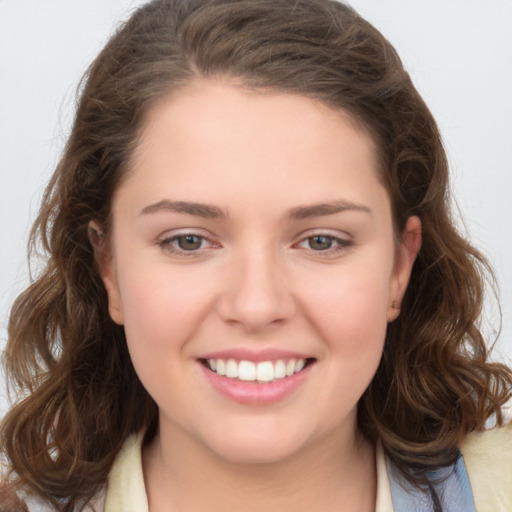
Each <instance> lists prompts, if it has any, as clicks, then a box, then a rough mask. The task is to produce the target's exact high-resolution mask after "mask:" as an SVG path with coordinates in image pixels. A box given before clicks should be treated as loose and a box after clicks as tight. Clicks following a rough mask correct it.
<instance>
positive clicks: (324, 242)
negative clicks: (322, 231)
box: [309, 235, 332, 251]
mask: <svg viewBox="0 0 512 512" xmlns="http://www.w3.org/2000/svg"><path fill="white" fill-rule="evenodd" d="M309 246H310V247H311V249H313V250H315V251H325V250H327V249H330V248H331V247H332V238H329V237H327V236H322V235H318V236H312V237H310V238H309Z"/></svg>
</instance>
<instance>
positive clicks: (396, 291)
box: [387, 216, 422, 322]
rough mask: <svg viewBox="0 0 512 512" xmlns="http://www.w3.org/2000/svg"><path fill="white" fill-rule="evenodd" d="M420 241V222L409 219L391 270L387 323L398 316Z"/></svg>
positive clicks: (414, 218) (413, 218)
mask: <svg viewBox="0 0 512 512" xmlns="http://www.w3.org/2000/svg"><path fill="white" fill-rule="evenodd" d="M421 239H422V235H421V220H420V219H419V218H418V217H416V216H412V217H409V219H407V223H406V224H405V227H404V230H403V231H402V236H401V241H400V245H399V247H398V249H397V254H396V259H395V266H394V268H393V277H392V280H391V286H390V294H389V301H390V302H389V307H388V313H387V321H388V322H392V321H393V320H395V319H396V318H398V316H399V315H400V307H401V303H402V299H403V297H404V295H405V291H406V290H407V285H408V284H409V279H410V277H411V272H412V267H413V265H414V261H415V260H416V256H417V255H418V252H419V251H420V249H421Z"/></svg>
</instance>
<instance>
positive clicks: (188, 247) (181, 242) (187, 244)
mask: <svg viewBox="0 0 512 512" xmlns="http://www.w3.org/2000/svg"><path fill="white" fill-rule="evenodd" d="M178 246H179V248H180V249H182V250H184V251H194V250H196V249H200V248H201V237H199V236H195V235H184V236H180V237H179V238H178Z"/></svg>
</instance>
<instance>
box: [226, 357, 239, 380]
mask: <svg viewBox="0 0 512 512" xmlns="http://www.w3.org/2000/svg"><path fill="white" fill-rule="evenodd" d="M226 377H229V378H230V379H236V378H237V377H238V365H237V364H236V361H235V360H234V359H228V362H227V363H226Z"/></svg>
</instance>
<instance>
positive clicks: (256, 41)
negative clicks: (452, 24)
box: [1, 0, 512, 511]
mask: <svg viewBox="0 0 512 512" xmlns="http://www.w3.org/2000/svg"><path fill="white" fill-rule="evenodd" d="M197 78H221V79H222V78H227V79H230V80H231V79H235V80H236V81H238V82H239V83H242V84H243V85H244V86H247V87H250V88H253V89H256V90H259V89H265V90H270V91H278V92H286V93H290V94H299V95H305V96H307V97H311V98H313V99H316V100H318V101H320V102H322V103H324V104H326V105H328V106H330V107H331V108H335V109H341V110H343V111H345V112H346V113H348V114H349V116H350V117H351V118H352V119H354V120H355V121H356V122H357V123H358V124H360V125H361V126H363V127H365V128H366V129H367V130H368V131H369V133H371V135H372V137H373V139H374V141H375V143H376V146H377V148H378V154H379V161H380V169H379V176H380V179H381V180H382V182H383V184H384V185H385V187H386V189H387V191H388V193H389V197H390V200H391V205H392V211H393V219H394V224H395V231H396V233H397V234H398V235H399V234H400V232H401V231H402V229H403V228H404V226H405V223H406V221H407V219H408V218H409V217H410V216H412V215H417V216H418V217H419V218H420V219H421V222H422V231H423V245H422V248H421V251H420V252H419V255H418V258H417V260H416V262H415V264H414V267H413V270H412V275H411V279H410V284H409V287H408V290H407V292H406V295H405V297H404V299H403V302H402V304H401V314H400V316H399V318H398V319H397V320H395V321H394V322H392V323H391V324H389V327H388V331H387V334H386V341H385V346H384V353H383V356H382V360H381V363H380V366H379V368H378V370H377V373H376V375H375V377H374V378H373V380H372V382H371V384H370V386H369V387H368V389H367V390H366V391H365V393H364V395H363V396H362V397H361V399H360V402H359V408H358V423H359V428H360V430H361V431H362V432H363V434H364V435H365V436H366V437H367V438H368V439H369V440H370V441H372V442H376V441H377V440H380V442H381V443H382V446H383V447H384V450H385V452H386V454H387V456H388V457H389V458H390V459H391V460H392V461H393V463H394V464H395V465H396V466H397V467H398V468H399V469H400V471H401V472H402V473H403V475H404V476H405V477H406V478H407V479H408V480H409V481H410V482H411V483H413V484H414V485H416V486H419V487H422V486H423V487H425V486H428V480H427V477H426V474H427V472H428V471H430V470H432V469H435V468H439V467H443V466H446V465H448V464H450V463H452V462H453V461H454V460H455V458H456V456H457V451H458V448H459V446H460V444H461V442H462V440H463V439H464V437H465V436H466V435H467V434H468V433H470V432H472V431H478V430H481V429H483V428H484V425H485V423H486V421H487V420H488V419H489V418H496V421H497V423H498V424H501V423H502V416H501V407H502V405H503V404H504V403H505V402H506V400H507V399H508V398H509V397H510V390H511V386H512V373H511V371H510V370H509V369H508V368H507V367H506V366H505V365H502V364H499V363H491V362H489V361H488V349H487V348H486V344H485V342H484V340H483V337H482V335H481V333H480V330H479V323H478V322H479V317H480V313H481V308H482V300H483V289H484V277H485V276H489V275H490V276H492V272H491V270H490V268H489V266H488V264H487V263H486V260H485V259H484V258H483V257H482V255H481V254H480V253H479V252H478V251H476V250H475V249H474V248H473V247H472V246H471V245H470V244H469V243H468V242H467V241H466V240H465V239H464V237H462V236H461V235H460V234H459V233H458V232H457V230H456V228H455V226H454V221H453V219H452V217H451V203H450V195H449V189H448V166H447V159H446V155H445V152H444V149H443V145H442V141H441V137H440V134H439V131H438V128H437V126H436V123H435V121H434V119H433V117H432V115H431V113H430V112H429V110H428V108H427V106H426V105H425V103H424V102H423V100H422V99H421V97H420V96H419V94H418V92H417V91H416V89H415V88H414V86H413V84H412V82H411V79H410V77H409V76H408V74H407V72H406V71H405V70H404V68H403V66H402V64H401V61H400V59H399V57H398V55H397V54H396V52H395V50H394V49H393V47H392V46H391V44H390V43H389V42H388V41H387V40H386V39H385V38H384V37H383V36H382V35H381V34H380V33H379V32H378V31H377V30H376V29H375V28H374V27H373V26H371V25H370V24H369V23H368V22H366V21H365V20H364V19H362V18H361V17H360V16H359V15H358V14H357V13H356V12H355V11H354V10H352V9H351V8H350V7H348V6H347V5H344V4H342V3H338V2H336V1H332V0H210V1H209V0H154V1H152V2H149V3H147V4H146V5H144V6H142V7H141V8H139V9H138V10H136V11H135V12H134V14H133V15H132V16H131V17H130V18H129V19H128V20H127V21H126V22H125V23H124V24H123V25H122V26H121V27H120V28H119V29H118V31H117V32H116V33H115V34H114V35H113V36H112V38H111V39H110V41H109V42H108V43H107V45H106V46H105V48H104V49H103V50H102V51H101V53H100V54H99V56H98V57H97V58H96V60H95V61H94V62H93V63H92V65H91V66H90V68H89V69H88V71H87V73H86V75H85V77H84V79H83V82H82V84H81V89H80V92H79V100H78V105H77V111H76V117H75V121H74V125H73V127H72V131H71V134H70V136H69V139H68V142H67V144H66V147H65V150H64V153H63V156H62V158H61V160H60V162H59V164H58V166H57V169H56V170H55V173H54V174H53V177H52V178H51V180H50V182H49V184H48V187H47V189H46V192H45V195H44V197H43V201H42V207H41V210H40V213H39V216H38V217H37V220H36V222H35V224H34V227H33V230H32V234H31V241H32V244H33V248H34V247H39V248H40V249H41V248H42V250H43V252H44V253H45V255H46V267H45V268H44V269H43V270H42V272H41V273H40V275H39V277H37V279H35V280H34V281H33V283H32V284H31V285H30V286H29V288H28V289H27V290H26V291H24V292H23V293H22V294H21V295H20V296H19V297H18V299H17V300H16V302H15V303H14V306H13V308H12V312H11V317H10V323H9V328H8V343H7V348H6V350H5V355H4V364H5V367H6V372H7V374H8V376H9V379H10V381H11V383H12V384H13V385H14V386H15V388H16V389H17V390H18V392H19V393H21V396H22V398H21V399H20V401H19V402H18V403H17V404H16V405H14V407H13V408H12V409H11V410H10V412H9V413H8V414H7V415H6V417H5V419H4V420H3V423H2V427H1V449H2V451H3V453H4V454H5V456H6V458H7V460H8V464H9V467H10V469H11V472H10V475H9V476H8V479H9V482H10V484H9V485H10V486H11V487H12V488H16V489H18V488H25V489H28V491H30V492H31V493H35V494H36V495H39V496H40V497H43V498H44V499H45V500H46V501H47V502H49V503H51V504H52V505H53V506H55V507H56V508H57V509H58V510H61V511H70V510H72V509H74V507H77V506H82V505H84V504H85V503H86V502H87V501H88V500H90V498H91V497H92V496H93V494H94V493H95V492H96V491H97V490H99V489H100V488H101V487H102V486H103V485H104V484H105V482H106V479H107V476H108V472H109V470H110V467H111V465H112V463H113V460H114V458H115V456H116V454H117V452H118V451H119V449H120V447H121V445H122V444H123V442H124V441H125V439H126V438H127V437H128V436H129V435H130V434H131V433H134V432H138V431H141V430H143V429H146V430H149V431H154V430H155V428H156V424H157V421H158V409H157V406H156V404H155V403H154V401H153V400H152V399H151V397H150V396H149V395H148V393H147V392H146V390H145V389H144V388H143V386H142V385H141V383H140V381H139V379H138V377H137V375H136V373H135V370H134V368H133V366H132V363H131V361H130V357H129V354H128V350H127V346H126V340H125V335H124V331H123V328H122V327H121V326H119V325H117V324H115V323H114V322H113V321H112V320H111V318H110V316H109V313H108V304H107V296H106V292H105V290H104V287H103V284H102V281H101V278H100V275H99V272H98V266H97V262H96V255H95V249H94V247H93V244H92V243H91V240H90V236H89V232H88V225H89V223H90V221H94V222H95V223H97V225H99V226H100V227H101V228H102V230H103V232H104V233H105V236H106V238H107V240H108V236H109V228H110V211H111V203H112V197H113V194H114V192H115V190H116V188H117V187H118V185H119V183H120V181H121V180H122V179H123V178H124V177H125V176H126V174H127V172H128V171H129V169H130V159H131V155H132V152H133V150H134V147H135V145H136V143H137V141H138V137H139V135H140V131H141V129H142V127H143V125H144V121H145V118H146V115H147V113H148V111H149V110H150V109H151V107H152V106H153V105H155V103H156V102H157V101H158V100H160V99H161V98H163V97H165V96H166V95H169V94H170V93H171V92H172V91H176V90H178V89H179V88H180V87H184V86H186V85H187V84H188V83H190V82H191V81H193V80H195V79H197ZM38 244H39V245H38Z"/></svg>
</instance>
